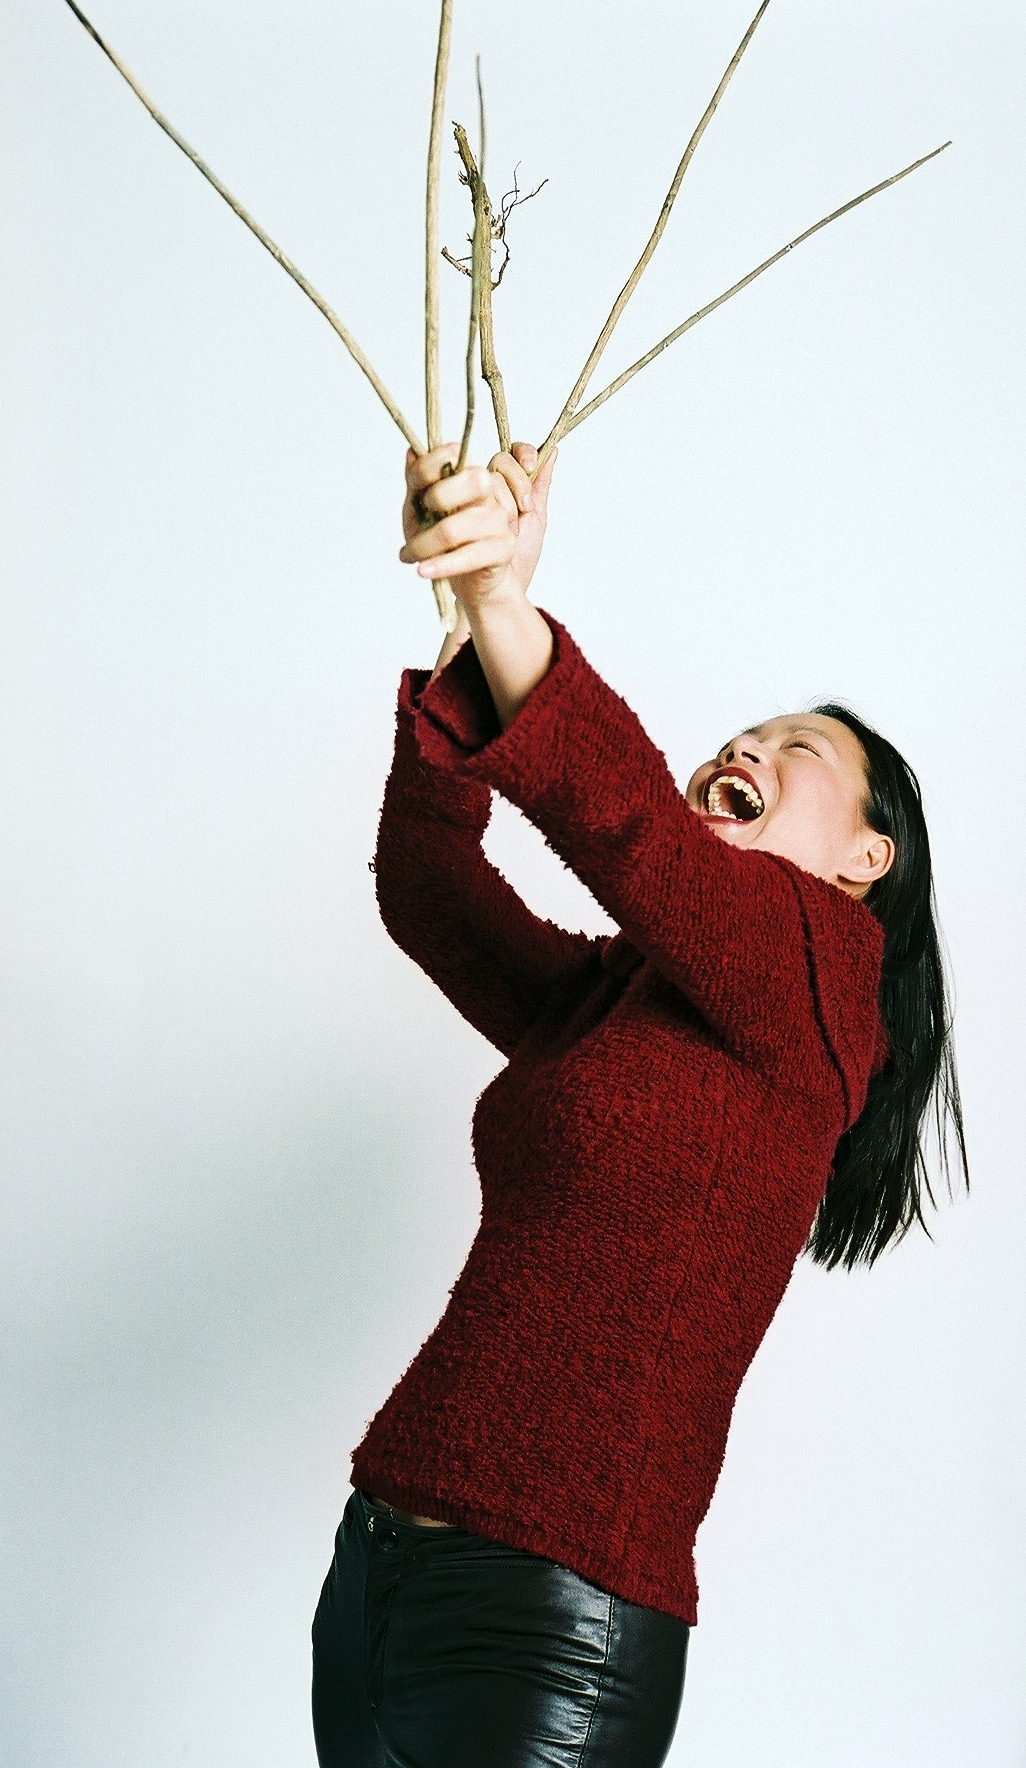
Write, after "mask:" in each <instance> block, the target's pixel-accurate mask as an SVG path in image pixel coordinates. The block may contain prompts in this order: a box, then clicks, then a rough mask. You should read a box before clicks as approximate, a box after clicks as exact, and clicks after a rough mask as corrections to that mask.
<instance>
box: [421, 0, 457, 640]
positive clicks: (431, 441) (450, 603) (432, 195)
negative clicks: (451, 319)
mask: <svg viewBox="0 0 1026 1768" xmlns="http://www.w3.org/2000/svg"><path fill="white" fill-rule="evenodd" d="M451 37H452V0H442V11H441V16H440V18H439V21H438V49H437V52H436V55H435V85H434V93H433V96H432V100H431V133H430V137H429V140H428V164H427V192H426V198H425V209H426V214H425V228H424V232H425V253H424V388H425V397H426V402H427V434H428V447H429V448H437V447H438V444H439V443H440V442H441V440H442V385H441V370H440V368H439V360H438V340H439V319H438V307H439V301H438V231H439V230H438V207H439V187H440V184H441V164H442V112H443V110H444V108H445V88H446V81H447V77H448V72H449V44H450V40H451ZM431 587H432V589H433V590H434V592H435V605H436V607H437V608H438V617H439V619H440V620H441V622H442V625H443V626H444V628H445V630H446V631H447V632H454V631H455V630H456V626H457V623H458V621H459V609H458V608H457V606H456V596H455V594H454V593H453V587H452V584H451V583H450V582H449V579H448V578H447V577H433V578H432V579H431Z"/></svg>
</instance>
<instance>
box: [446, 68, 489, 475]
mask: <svg viewBox="0 0 1026 1768" xmlns="http://www.w3.org/2000/svg"><path fill="white" fill-rule="evenodd" d="M477 100H478V116H479V119H480V131H481V146H480V165H481V166H482V167H483V166H484V157H485V115H484V94H483V93H482V91H481V57H480V56H478V57H477ZM457 128H459V125H458V124H457ZM458 139H459V136H458V135H457V140H458ZM472 194H473V198H474V239H473V244H472V247H471V275H470V333H469V337H468V339H467V417H466V422H465V423H464V426H463V440H462V441H461V443H460V453H459V459H458V460H457V462H456V469H455V470H456V472H458V473H460V472H462V471H463V468H464V467H465V466H466V464H467V451H468V449H469V447H470V432H471V430H472V429H473V426H474V405H475V381H476V378H477V376H476V370H475V364H474V351H475V346H476V344H477V333H478V326H479V324H480V319H481V291H482V288H483V287H484V284H485V282H486V281H487V282H490V281H491V276H492V264H491V256H492V252H491V248H492V234H491V228H490V227H489V225H488V221H487V217H486V215H485V207H484V179H483V177H482V178H479V179H478V180H477V187H476V189H475V190H473V192H472Z"/></svg>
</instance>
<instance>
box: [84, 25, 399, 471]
mask: <svg viewBox="0 0 1026 1768" xmlns="http://www.w3.org/2000/svg"><path fill="white" fill-rule="evenodd" d="M67 4H68V6H69V7H70V8H71V10H72V12H73V13H74V14H75V17H76V18H77V19H78V21H79V23H80V24H82V25H84V26H85V28H86V30H87V31H88V32H89V35H90V36H91V37H92V39H93V41H94V42H95V43H98V44H99V46H100V48H101V49H102V50H103V53H104V55H105V56H106V57H107V59H108V61H112V62H113V63H114V66H115V67H116V68H117V70H118V73H119V74H120V75H121V76H122V78H123V79H125V80H127V82H128V84H129V85H130V86H131V88H132V91H133V92H134V93H135V95H136V97H137V98H139V99H141V100H142V103H143V104H144V105H145V106H146V109H147V110H148V111H149V113H150V116H151V117H152V118H153V120H154V122H155V123H159V124H160V127H161V128H162V129H163V131H164V133H165V135H170V137H171V140H172V141H173V142H174V144H175V146H176V147H180V148H181V150H182V152H183V153H184V154H186V155H187V156H188V158H189V159H190V160H191V161H192V163H193V165H194V166H195V167H196V169H197V171H199V172H202V174H203V176H204V178H206V180H207V181H208V183H210V184H212V185H213V187H214V189H215V190H216V191H217V193H218V196H223V197H224V200H225V202H226V203H227V204H228V207H229V208H230V209H232V210H233V211H234V213H235V214H236V215H238V217H239V220H240V221H244V222H245V223H246V226H247V227H248V228H249V230H250V232H251V233H255V234H256V236H257V239H258V240H259V241H260V244H261V245H262V246H266V247H267V250H268V251H269V252H270V254H271V257H272V258H273V259H274V260H275V262H276V263H278V264H280V265H281V267H282V269H283V270H285V271H287V273H288V275H289V276H291V278H292V280H293V282H296V283H298V284H299V287H300V288H301V289H302V291H303V293H304V295H307V296H308V297H309V299H310V300H311V301H312V302H313V304H314V306H315V307H316V308H317V311H318V313H323V315H324V317H325V319H326V320H327V321H328V324H329V325H330V326H331V328H332V330H333V331H335V332H337V333H338V335H339V337H340V338H341V339H342V342H343V344H344V345H345V347H346V349H347V350H348V351H349V354H350V356H351V357H352V358H353V361H354V362H355V363H356V365H357V367H358V368H361V369H362V370H363V372H364V374H365V375H366V376H367V379H368V380H369V381H370V384H371V386H372V387H373V388H374V391H375V393H376V394H377V395H378V398H379V399H380V400H381V403H382V405H383V406H384V407H385V410H386V411H387V412H388V415H389V417H390V418H391V419H392V421H393V422H394V423H395V424H397V425H398V427H399V429H400V430H401V431H402V433H403V435H404V436H405V438H406V440H407V442H408V443H409V444H410V447H411V448H412V449H414V450H415V452H416V453H417V454H423V452H424V444H423V442H421V441H420V439H419V438H418V436H417V433H416V431H415V430H414V429H413V428H412V427H411V426H410V424H409V423H408V422H407V420H406V418H405V417H404V416H403V414H402V412H401V411H400V409H399V407H398V405H397V404H396V402H395V400H394V399H393V398H392V395H391V393H390V392H389V391H388V388H387V387H386V386H385V384H384V382H383V381H382V380H381V379H380V377H379V376H378V375H377V374H376V372H375V370H374V369H373V368H372V367H371V365H370V363H369V362H368V360H367V358H366V356H365V355H364V353H363V351H362V350H361V349H360V346H359V344H358V343H357V342H356V339H355V338H354V337H353V336H352V334H351V332H349V331H347V330H346V327H345V326H344V325H343V324H342V321H341V320H340V319H339V317H338V315H337V314H336V313H333V312H332V310H331V308H330V307H329V306H328V303H327V301H326V300H325V299H324V297H323V295H319V294H318V293H317V290H316V289H315V288H314V287H313V286H312V284H311V283H309V282H308V281H307V279H306V277H305V276H304V275H303V273H302V271H301V270H298V269H297V268H296V266H295V264H293V262H292V260H291V258H288V257H286V255H285V253H284V252H283V251H282V249H281V247H280V246H277V245H275V243H274V240H273V239H271V237H270V235H269V234H267V233H265V232H264V230H263V228H262V227H261V226H260V225H259V223H258V222H257V221H254V219H253V217H252V215H250V214H247V212H246V210H245V209H244V208H243V207H242V204H241V203H239V202H237V201H236V199H235V198H234V197H233V196H232V193H231V191H230V190H226V188H225V186H224V185H223V184H222V183H221V180H220V179H219V178H218V177H216V176H215V174H214V173H213V172H212V171H211V170H210V167H209V166H207V165H204V163H203V161H202V160H201V159H200V156H199V154H198V153H197V152H196V150H195V148H194V147H190V146H189V143H188V142H187V141H185V140H183V138H182V136H181V135H179V133H178V131H177V129H174V128H173V127H172V125H171V124H170V123H169V122H168V120H167V118H166V117H165V116H163V115H162V113H161V112H160V111H159V110H158V109H157V107H156V105H155V104H154V103H153V102H152V100H151V99H149V98H147V96H146V94H145V92H144V91H143V90H142V87H141V86H140V85H139V83H138V81H137V80H136V79H135V78H134V77H133V76H132V74H130V73H129V71H128V69H127V68H126V67H125V65H124V63H123V62H122V61H120V60H119V59H118V57H117V56H116V55H115V53H114V51H113V49H111V48H110V46H109V45H108V44H107V43H105V42H104V40H103V38H102V37H101V36H100V33H99V31H98V30H97V29H96V27H95V25H92V24H90V22H89V20H88V19H87V18H86V15H85V13H84V12H82V11H80V10H79V8H78V7H77V6H76V4H75V0H67Z"/></svg>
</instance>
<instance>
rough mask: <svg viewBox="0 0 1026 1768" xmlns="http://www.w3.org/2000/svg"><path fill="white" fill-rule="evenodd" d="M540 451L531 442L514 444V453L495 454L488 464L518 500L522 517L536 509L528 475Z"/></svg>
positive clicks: (518, 507) (517, 503)
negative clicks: (499, 475) (500, 476)
mask: <svg viewBox="0 0 1026 1768" xmlns="http://www.w3.org/2000/svg"><path fill="white" fill-rule="evenodd" d="M537 453H538V450H537V449H536V448H532V446H531V444H530V442H514V444H513V451H512V452H511V453H509V454H507V453H506V452H505V451H504V452H503V453H501V454H494V455H493V456H492V458H491V460H490V461H489V462H488V466H489V468H490V470H491V471H492V472H493V473H500V474H501V475H502V478H503V480H504V482H505V483H506V484H507V485H508V486H509V489H510V491H511V492H512V493H513V496H514V498H515V499H516V505H517V509H518V511H519V512H520V514H521V515H525V514H526V513H527V511H528V510H530V509H533V508H534V490H533V487H532V485H531V481H530V478H529V477H528V474H529V473H530V470H531V468H532V467H533V465H534V461H535V458H536V457H537Z"/></svg>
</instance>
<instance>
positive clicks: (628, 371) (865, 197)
mask: <svg viewBox="0 0 1026 1768" xmlns="http://www.w3.org/2000/svg"><path fill="white" fill-rule="evenodd" d="M950 146H951V143H950V141H944V142H942V143H941V145H940V147H935V148H934V149H933V151H932V152H931V153H926V154H924V155H923V157H922V159H919V160H913V162H912V164H911V165H910V166H905V167H904V168H903V170H902V171H900V172H895V173H893V174H892V176H891V177H890V178H885V179H883V181H882V183H880V184H874V185H873V187H872V189H871V190H864V191H863V192H862V195H861V196H856V197H852V199H851V201H850V202H848V203H842V205H841V207H840V208H839V209H834V210H833V212H832V214H829V215H824V216H823V219H822V220H821V221H817V222H816V223H815V224H814V226H812V227H807V228H806V229H805V231H804V233H799V234H797V235H796V237H795V238H794V239H792V240H788V242H787V245H786V246H781V247H780V250H779V251H776V252H774V253H773V255H772V257H770V258H764V259H763V261H762V263H761V264H757V265H756V267H755V269H754V270H750V271H749V272H748V275H747V276H743V277H742V278H741V280H740V282H735V283H733V284H732V285H731V287H730V288H729V289H724V291H723V293H722V295H717V296H716V299H715V300H714V301H709V302H707V303H706V305H705V306H704V307H700V308H699V309H698V312H697V313H692V315H691V317H690V319H685V321H684V323H683V325H678V326H677V328H676V330H675V331H672V332H669V333H668V335H667V336H666V337H665V338H661V339H660V341H659V343H658V344H653V346H652V348H651V350H647V351H646V352H645V354H644V356H640V357H639V358H638V360H637V362H634V363H632V364H631V366H630V368H625V369H624V371H623V373H622V374H620V375H617V377H616V379H615V381H610V383H609V386H608V387H604V388H603V390H602V392H601V393H597V394H596V395H595V397H594V399H591V400H589V401H588V404H587V405H585V406H582V408H581V410H580V411H578V412H576V413H575V414H574V416H573V417H572V418H571V419H570V421H569V423H568V424H567V426H566V429H565V431H564V432H563V433H564V435H567V434H569V432H570V431H571V430H575V429H576V428H577V425H578V424H583V422H584V420H585V418H586V417H590V416H591V413H592V412H593V411H597V410H598V408H599V406H600V405H604V404H605V402H606V400H607V399H611V398H612V396H613V394H614V393H616V392H619V390H620V388H621V387H624V386H626V384H627V382H628V381H630V380H633V378H634V376H635V375H636V374H638V373H639V372H640V370H641V369H643V368H645V367H646V366H647V365H648V363H650V362H651V361H652V360H653V359H654V358H655V357H656V356H659V355H661V353H662V352H663V351H664V350H665V349H666V348H667V347H668V346H669V345H670V344H672V343H674V342H675V341H676V339H677V338H680V337H683V335H684V333H685V332H686V331H690V330H691V327H692V326H693V325H697V324H698V322H699V320H700V319H704V318H705V316H706V314H707V313H713V312H715V310H716V308H717V307H722V306H723V303H724V301H729V300H730V298H731V296H732V295H736V294H738V293H739V292H740V290H741V289H743V288H747V287H748V284H749V283H750V282H754V281H755V279H756V277H757V276H761V275H762V273H763V271H764V270H768V269H769V268H770V266H771V265H773V264H777V263H779V262H780V259H781V258H784V257H786V256H787V253H788V252H792V251H793V250H794V248H795V246H800V245H801V243H802V241H803V240H806V239H811V238H812V235H813V234H814V233H818V232H819V230H820V228H821V227H826V226H828V225H829V223H830V222H831V221H836V220H837V219H838V217H839V216H841V215H846V214H847V213H848V211H849V209H857V208H858V206H859V204H860V203H865V202H868V201H869V198H870V197H871V196H876V195H877V194H878V193H879V192H880V191H881V190H887V189H888V187H889V186H890V185H892V184H897V183H898V181H899V179H901V178H907V177H908V175H909V173H910V172H916V171H918V169H919V167H920V166H925V165H926V162H927V160H932V159H936V157H937V155H938V154H939V153H943V152H944V149H945V148H946V147H950ZM541 465H542V462H541V461H540V460H539V462H538V467H540V466H541ZM538 467H536V468H535V472H537V471H538ZM532 476H533V475H532Z"/></svg>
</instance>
